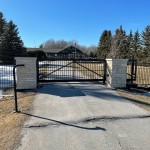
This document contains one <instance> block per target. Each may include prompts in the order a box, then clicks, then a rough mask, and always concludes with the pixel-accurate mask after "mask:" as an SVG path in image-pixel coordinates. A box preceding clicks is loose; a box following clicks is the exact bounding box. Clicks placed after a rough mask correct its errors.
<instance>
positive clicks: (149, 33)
mask: <svg viewBox="0 0 150 150" xmlns="http://www.w3.org/2000/svg"><path fill="white" fill-rule="evenodd" d="M142 45H143V48H144V53H145V56H146V55H150V26H147V27H146V28H145V30H144V31H143V32H142Z"/></svg>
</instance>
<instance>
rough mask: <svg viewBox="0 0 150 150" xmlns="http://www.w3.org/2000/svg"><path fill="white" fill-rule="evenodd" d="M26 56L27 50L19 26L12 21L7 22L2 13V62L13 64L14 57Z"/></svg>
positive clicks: (0, 50) (0, 24)
mask: <svg viewBox="0 0 150 150" xmlns="http://www.w3.org/2000/svg"><path fill="white" fill-rule="evenodd" d="M25 55H26V48H25V47H24V44H23V41H22V40H21V37H20V36H19V32H18V28H17V25H15V24H14V22H13V21H12V20H11V21H9V22H7V21H6V19H5V18H4V15H3V13H2V12H0V61H2V62H6V61H7V62H11V61H14V57H17V56H25Z"/></svg>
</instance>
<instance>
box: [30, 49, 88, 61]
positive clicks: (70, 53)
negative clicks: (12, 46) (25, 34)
mask: <svg viewBox="0 0 150 150" xmlns="http://www.w3.org/2000/svg"><path fill="white" fill-rule="evenodd" d="M37 50H42V51H43V52H44V53H45V54H46V56H47V58H64V59H65V58H66V59H71V58H85V57H86V54H85V53H84V52H82V51H81V50H79V49H78V48H76V47H74V46H69V47H66V48H64V49H49V48H27V52H29V51H37Z"/></svg>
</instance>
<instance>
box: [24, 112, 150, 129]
mask: <svg viewBox="0 0 150 150" xmlns="http://www.w3.org/2000/svg"><path fill="white" fill-rule="evenodd" d="M22 114H25V115H28V116H31V117H35V118H38V119H43V120H48V121H50V123H45V124H43V123H41V124H38V123H36V124H33V125H26V126H24V128H45V127H48V126H56V127H58V126H62V125H63V126H71V127H76V128H81V129H88V130H103V131H106V129H105V128H101V127H97V126H96V127H95V128H88V127H83V126H79V125H78V124H87V123H90V122H92V123H95V122H100V121H101V122H106V121H109V122H110V121H117V120H129V119H146V118H150V115H136V116H118V117H113V116H101V117H87V118H84V119H81V120H78V121H68V122H67V121H66V122H62V121H59V120H54V119H49V118H45V117H40V116H36V115H32V114H27V113H23V112H22Z"/></svg>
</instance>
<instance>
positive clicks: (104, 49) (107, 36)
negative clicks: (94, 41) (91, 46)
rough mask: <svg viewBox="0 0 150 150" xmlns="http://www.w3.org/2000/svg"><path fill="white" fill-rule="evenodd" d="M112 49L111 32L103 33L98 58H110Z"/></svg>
mask: <svg viewBox="0 0 150 150" xmlns="http://www.w3.org/2000/svg"><path fill="white" fill-rule="evenodd" d="M110 49H111V31H108V30H105V31H103V33H102V35H101V37H100V40H99V44H98V49H97V56H98V58H102V57H105V56H108V54H109V53H110Z"/></svg>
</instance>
